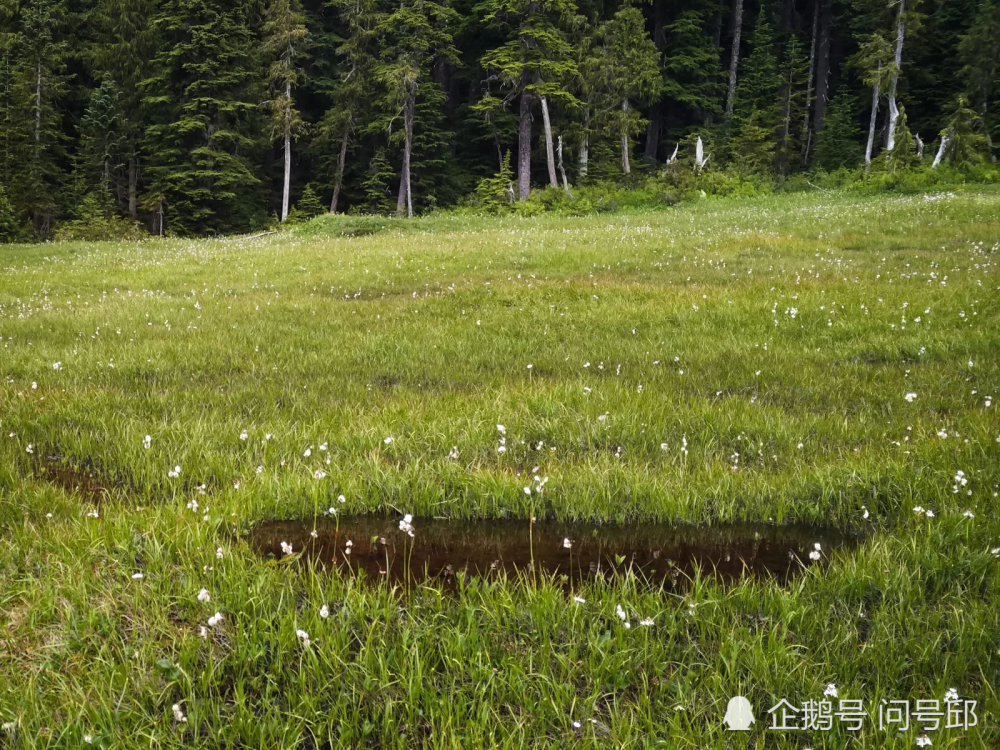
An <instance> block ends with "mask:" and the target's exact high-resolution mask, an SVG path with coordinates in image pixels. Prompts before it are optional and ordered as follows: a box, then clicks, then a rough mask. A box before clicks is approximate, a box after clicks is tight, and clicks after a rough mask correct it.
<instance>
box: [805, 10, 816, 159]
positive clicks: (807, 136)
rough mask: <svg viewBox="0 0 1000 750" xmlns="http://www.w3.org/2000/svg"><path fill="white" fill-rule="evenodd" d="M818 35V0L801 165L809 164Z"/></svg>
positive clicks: (811, 50) (813, 27)
mask: <svg viewBox="0 0 1000 750" xmlns="http://www.w3.org/2000/svg"><path fill="white" fill-rule="evenodd" d="M818 36H819V0H815V2H814V3H813V26H812V44H811V45H810V47H809V82H808V83H807V84H806V114H805V117H803V118H802V166H808V164H809V151H810V149H811V148H812V130H811V129H810V127H809V116H810V115H811V114H812V106H813V98H814V96H815V92H814V91H813V80H814V76H815V74H816V43H817V37H818Z"/></svg>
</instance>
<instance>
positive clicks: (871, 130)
mask: <svg viewBox="0 0 1000 750" xmlns="http://www.w3.org/2000/svg"><path fill="white" fill-rule="evenodd" d="M878 70H879V71H881V70H882V63H879V64H878ZM879 75H880V74H879V73H876V82H875V85H874V86H872V118H871V122H870V123H869V124H868V145H866V146H865V164H871V163H872V149H873V148H874V147H875V120H876V118H877V117H878V98H879V95H880V94H881V91H880V90H879V85H878V80H877V79H878V76H879Z"/></svg>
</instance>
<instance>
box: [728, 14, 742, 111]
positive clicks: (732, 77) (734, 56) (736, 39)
mask: <svg viewBox="0 0 1000 750" xmlns="http://www.w3.org/2000/svg"><path fill="white" fill-rule="evenodd" d="M742 33H743V0H733V47H732V53H731V55H730V58H729V93H728V94H727V95H726V117H732V116H733V103H734V102H735V101H736V71H737V70H738V69H739V65H740V35H741V34H742Z"/></svg>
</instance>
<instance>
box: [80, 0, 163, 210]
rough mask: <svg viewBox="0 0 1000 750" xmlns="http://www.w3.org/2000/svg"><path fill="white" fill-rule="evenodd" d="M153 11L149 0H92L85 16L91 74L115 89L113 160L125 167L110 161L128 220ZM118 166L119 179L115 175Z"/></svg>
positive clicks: (137, 175)
mask: <svg viewBox="0 0 1000 750" xmlns="http://www.w3.org/2000/svg"><path fill="white" fill-rule="evenodd" d="M153 10H154V0H97V2H96V4H95V7H94V10H93V13H92V15H91V21H92V24H93V26H94V30H95V31H94V41H93V44H92V45H91V48H90V52H89V55H88V57H89V58H90V67H91V70H92V74H93V76H94V79H95V80H99V81H101V86H102V87H103V86H105V85H106V84H105V81H110V82H111V83H110V84H107V85H108V86H109V88H110V87H111V86H112V85H113V87H114V89H116V90H117V91H116V93H115V94H114V95H115V98H116V108H117V110H118V113H119V117H118V118H117V123H116V126H117V130H116V139H117V149H116V151H117V153H116V158H120V159H124V161H125V165H124V167H123V168H122V167H121V165H120V164H116V165H115V175H114V176H115V182H116V186H115V187H116V199H117V200H118V202H119V203H120V204H121V207H122V208H123V209H124V210H125V211H127V212H128V214H129V216H131V217H132V218H133V219H134V218H136V217H137V216H138V211H139V207H138V194H139V183H140V180H141V164H140V161H139V156H140V150H141V144H142V136H143V132H144V130H145V126H146V120H145V113H144V111H143V106H142V91H141V89H140V83H141V82H142V81H143V80H145V79H146V78H147V77H148V76H149V74H150V58H151V56H152V52H153V48H152V41H153V39H152V35H151V32H150V19H151V18H152V15H153ZM109 94H110V92H109ZM109 94H106V95H105V96H107V95H109ZM92 104H93V102H92ZM99 106H100V105H99ZM104 109H105V111H107V107H106V106H104ZM95 124H96V123H95ZM95 138H96V139H100V136H99V134H98V133H96V132H94V131H93V130H91V131H89V132H88V131H87V130H86V129H84V130H82V131H81V139H83V140H86V139H91V141H93V139H95ZM122 170H123V171H124V177H122V175H120V174H118V172H119V171H122ZM122 182H123V183H124V190H122V184H121V183H122Z"/></svg>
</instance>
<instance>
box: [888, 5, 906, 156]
mask: <svg viewBox="0 0 1000 750" xmlns="http://www.w3.org/2000/svg"><path fill="white" fill-rule="evenodd" d="M904 13H906V0H899V11H898V12H897V14H896V56H895V65H894V66H893V69H892V78H891V79H890V81H889V132H888V133H886V135H885V149H886V151H892V150H893V149H894V148H895V147H896V121H897V120H899V107H898V106H897V105H896V87H897V85H898V84H899V70H900V68H901V67H902V65H903V37H904V35H905V33H906V24H905V19H904V17H903V14H904Z"/></svg>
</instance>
